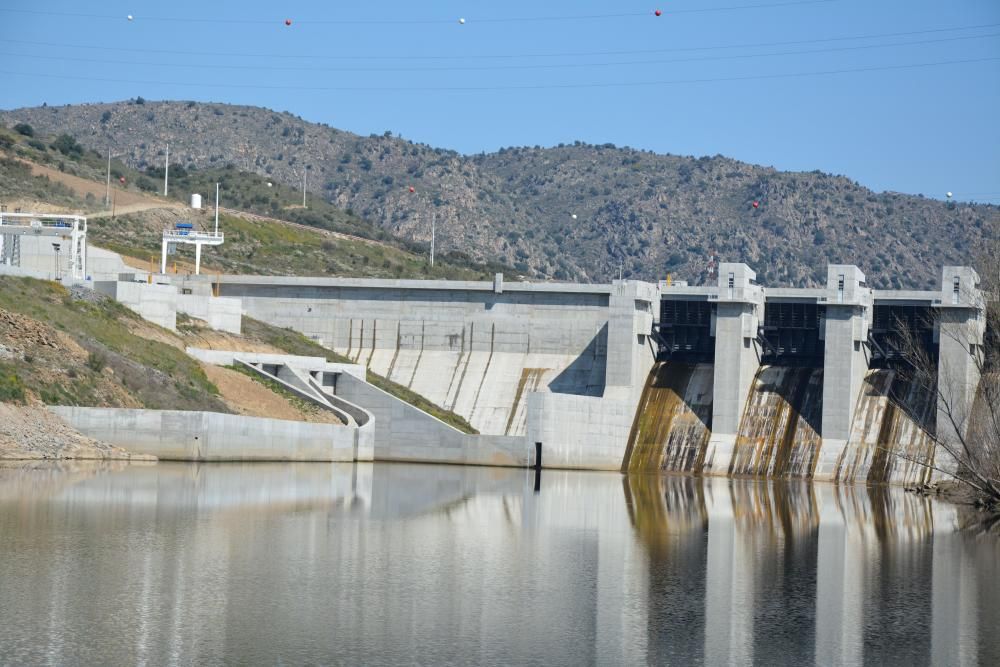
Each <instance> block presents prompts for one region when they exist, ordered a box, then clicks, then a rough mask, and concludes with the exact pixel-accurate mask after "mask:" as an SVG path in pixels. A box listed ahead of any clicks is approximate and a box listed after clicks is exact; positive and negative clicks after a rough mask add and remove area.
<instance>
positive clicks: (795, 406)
mask: <svg viewBox="0 0 1000 667" xmlns="http://www.w3.org/2000/svg"><path fill="white" fill-rule="evenodd" d="M822 408H823V369H822V368H812V367H797V366H762V367H761V368H760V370H759V371H758V372H757V375H756V377H755V378H754V382H753V386H752V387H751V389H750V397H749V398H748V399H747V405H746V410H745V412H744V413H743V419H742V420H741V422H740V429H739V432H738V434H737V436H736V446H735V448H734V451H733V458H732V461H731V462H730V464H729V474H731V475H753V476H768V477H811V476H812V474H813V471H814V470H815V467H816V462H817V459H818V456H819V450H820V446H821V444H822V438H821V437H820V433H819V431H820V421H821V418H822Z"/></svg>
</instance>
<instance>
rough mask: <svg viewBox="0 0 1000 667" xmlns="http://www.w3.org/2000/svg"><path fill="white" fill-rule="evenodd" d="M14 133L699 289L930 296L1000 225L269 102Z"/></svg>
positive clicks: (728, 169)
mask: <svg viewBox="0 0 1000 667" xmlns="http://www.w3.org/2000/svg"><path fill="white" fill-rule="evenodd" d="M0 123H3V124H5V125H6V126H7V127H13V126H14V125H15V124H16V123H27V124H29V125H31V126H32V127H33V128H34V129H35V130H37V131H38V132H40V133H43V134H47V135H56V134H59V133H63V132H65V133H67V134H69V135H71V136H73V137H75V138H76V139H77V140H78V141H79V142H80V143H82V144H83V145H84V146H86V147H88V148H93V149H98V150H106V147H107V146H108V145H109V144H110V145H111V146H113V149H114V151H115V153H117V154H122V155H123V156H124V157H123V160H124V162H126V163H127V164H129V165H130V166H133V167H137V168H141V169H145V168H147V167H150V166H155V165H160V166H162V165H161V163H162V160H163V150H164V147H165V145H166V144H167V143H169V145H170V156H171V163H172V164H173V163H177V164H180V165H183V166H184V167H186V168H188V169H190V168H192V167H194V168H196V169H206V168H212V167H215V168H220V167H224V166H226V165H230V164H231V165H233V166H235V167H236V168H237V169H245V170H248V171H252V172H256V173H258V174H260V175H263V176H265V177H267V178H269V179H273V180H274V181H275V182H277V183H284V184H285V185H288V186H294V185H296V184H298V183H300V182H301V180H302V174H303V171H305V172H307V174H308V177H307V178H308V182H309V183H310V184H311V185H310V188H311V189H313V190H315V191H317V192H321V193H322V194H323V197H324V198H325V199H326V200H327V201H329V202H331V203H333V204H334V205H335V206H337V207H339V208H341V209H345V210H349V211H350V212H352V213H354V214H357V215H359V216H361V217H363V218H367V219H368V220H370V221H372V222H374V223H376V224H377V225H379V226H380V227H381V228H382V229H383V230H385V231H387V232H389V233H390V234H392V235H394V236H395V237H397V238H401V239H406V240H410V241H427V240H429V237H430V219H431V216H432V215H434V216H436V219H437V223H438V225H437V229H438V242H439V245H440V246H442V247H443V248H444V249H452V250H459V251H463V252H466V253H468V254H470V255H471V256H472V257H473V258H475V259H477V260H479V261H487V262H502V263H507V264H513V265H514V266H516V267H517V268H518V270H520V271H523V272H525V273H530V274H534V275H537V276H539V277H551V278H557V279H574V280H606V279H608V278H610V277H612V276H616V275H617V274H618V271H619V269H621V270H622V271H623V273H624V275H625V276H626V277H636V278H645V279H655V278H662V277H664V276H665V275H666V273H668V272H671V273H673V274H674V275H675V276H678V277H681V278H688V279H691V280H694V281H698V280H699V279H700V278H702V277H703V275H704V272H705V267H706V265H707V263H708V260H709V257H710V256H711V255H712V254H713V253H715V254H717V256H718V257H719V259H720V260H722V261H745V262H747V263H749V264H750V265H751V266H753V267H754V268H756V269H757V271H758V274H759V277H760V278H761V279H762V281H763V282H764V283H765V284H786V285H787V284H791V285H815V284H817V283H818V282H820V281H822V280H823V279H824V277H825V265H826V263H827V262H849V263H855V264H858V265H859V266H861V268H862V269H863V270H864V271H865V272H866V273H867V274H868V276H869V281H870V283H871V284H873V285H875V286H877V287H900V286H913V287H917V286H920V287H927V286H932V285H935V284H936V283H937V281H938V280H939V278H938V272H939V270H940V266H941V265H943V264H949V263H967V262H969V261H971V259H972V257H971V256H972V254H973V253H974V250H975V248H978V247H980V246H981V245H982V244H983V242H984V240H988V238H989V237H990V235H991V233H992V231H991V230H993V229H994V228H995V226H996V225H998V224H1000V209H998V208H997V207H995V206H972V205H961V204H948V203H944V202H940V201H935V200H930V199H926V198H924V197H922V196H911V195H902V194H897V193H874V192H872V191H870V190H868V189H866V188H863V187H861V186H860V185H858V184H857V183H854V182H853V181H851V180H849V179H847V178H844V177H841V176H831V175H828V174H823V173H820V172H808V173H789V172H780V171H777V170H774V169H771V168H767V167H760V166H755V165H749V164H745V163H741V162H737V161H735V160H731V159H728V158H724V157H721V156H715V157H702V158H698V159H695V158H692V157H682V156H674V155H658V154H653V153H650V152H644V151H638V150H633V149H629V148H618V147H615V146H611V145H604V146H594V145H588V144H581V143H578V144H574V145H568V146H558V147H553V148H539V147H534V148H512V149H504V150H500V151H499V152H497V153H492V154H480V155H472V156H463V155H459V154H458V153H455V152H452V151H447V150H442V149H439V148H432V147H429V146H425V145H419V144H414V143H412V142H409V141H406V140H404V139H400V138H397V137H394V136H392V135H391V134H389V133H386V134H385V135H372V136H369V137H361V136H358V135H355V134H351V133H349V132H343V131H340V130H337V129H334V128H331V127H328V126H326V125H321V124H314V123H308V122H305V121H303V120H302V119H301V118H298V117H296V116H293V115H290V114H287V113H276V112H273V111H270V110H267V109H261V108H256V107H243V106H232V105H224V104H203V103H195V102H148V101H144V100H141V98H138V99H137V100H133V101H130V102H121V103H115V104H88V105H78V106H68V107H45V108H33V109H19V110H14V111H7V112H0ZM411 187H412V188H414V192H410V188H411ZM260 196H261V203H262V204H267V201H268V200H267V197H268V193H266V192H262V193H261V195H260ZM755 201H757V202H759V207H758V208H754V207H753V206H752V204H753V202H755Z"/></svg>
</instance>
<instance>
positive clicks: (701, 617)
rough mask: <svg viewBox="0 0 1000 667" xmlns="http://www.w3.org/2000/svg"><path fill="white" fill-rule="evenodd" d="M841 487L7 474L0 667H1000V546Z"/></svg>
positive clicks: (140, 470)
mask: <svg viewBox="0 0 1000 667" xmlns="http://www.w3.org/2000/svg"><path fill="white" fill-rule="evenodd" d="M958 521H959V518H958V516H957V514H956V510H955V508H954V507H952V506H949V505H946V504H941V503H937V502H934V501H931V500H928V499H923V498H918V497H915V496H913V495H911V494H905V493H903V492H901V491H899V490H884V489H883V490H873V489H866V488H864V487H836V486H833V485H826V484H799V483H795V484H769V483H761V482H752V481H742V480H738V481H731V480H725V479H709V480H700V479H694V478H685V477H658V476H631V477H622V476H621V475H618V474H612V473H588V472H559V471H546V472H544V473H543V475H542V478H541V484H540V490H539V491H538V492H535V490H534V478H533V473H526V472H525V471H522V470H504V469H487V468H461V467H454V466H428V465H401V464H375V465H372V464H358V465H350V464H346V465H327V464H291V465H289V464H284V465H270V464H266V465H265V464H256V465H194V464H188V465H184V464H166V463H161V464H156V465H118V466H114V465H107V464H103V465H80V464H62V465H60V464H34V465H27V466H22V465H13V464H7V465H6V466H5V467H0V664H4V665H7V664H10V665H34V664H51V665H77V664H83V665H136V664H138V665H143V664H145V665H168V664H177V665H194V664H268V665H279V664H282V665H299V664H347V665H374V664H477V663H479V664H514V663H524V664H538V665H562V664H565V665H586V664H607V665H632V664H647V663H648V664H677V665H697V664H708V665H722V664H735V665H744V664H761V665H809V664H818V665H838V664H844V665H858V664H879V665H893V664H899V665H907V666H908V667H914V666H916V665H928V664H933V665H998V664H1000V545H998V543H997V541H996V539H994V538H989V537H982V536H980V537H977V536H975V535H972V534H968V533H965V532H958V531H956V526H957V524H958Z"/></svg>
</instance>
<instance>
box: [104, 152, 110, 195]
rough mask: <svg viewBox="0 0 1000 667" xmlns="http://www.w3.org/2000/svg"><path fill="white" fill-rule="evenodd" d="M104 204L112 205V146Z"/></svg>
mask: <svg viewBox="0 0 1000 667" xmlns="http://www.w3.org/2000/svg"><path fill="white" fill-rule="evenodd" d="M104 205H105V206H110V205H111V146H108V185H107V189H106V190H105V191H104Z"/></svg>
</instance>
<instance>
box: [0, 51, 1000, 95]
mask: <svg viewBox="0 0 1000 667" xmlns="http://www.w3.org/2000/svg"><path fill="white" fill-rule="evenodd" d="M996 61H1000V56H994V57H987V58H968V59H963V60H942V61H937V62H924V63H911V64H904V65H876V66H870V67H856V68H846V69H834V70H819V71H813V72H791V73H784V74H754V75H749V76H729V77H714V78H700V79H666V80H659V81H613V82H604V83H558V84H521V85H496V86H302V85H290V86H274V85H266V84H252V83H248V84H238V83H220V82H205V83H199V82H192V81H150V80H138V79H112V78H104V77H87V76H71V75H62V74H49V73H41V72H13V71H10V70H0V74H7V75H11V76H27V77H41V78H50V79H72V80H75V81H96V82H102V83H127V84H132V85H148V86H197V87H203V88H237V89H256V90H288V91H293V90H301V91H318V92H326V91H329V92H334V91H344V92H351V91H353V92H488V91H501V90H564V89H586V88H635V87H645V86H667V85H677V84H691V83H727V82H736V81H763V80H772V79H792V78H805V77H811V76H829V75H836V74H857V73H862V72H885V71H893V70H908V69H921V68H925V67H941V66H946V65H964V64H972V63H985V62H996Z"/></svg>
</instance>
